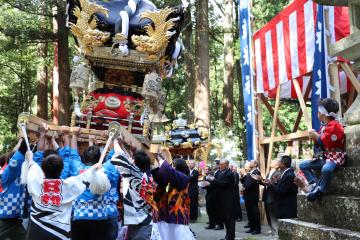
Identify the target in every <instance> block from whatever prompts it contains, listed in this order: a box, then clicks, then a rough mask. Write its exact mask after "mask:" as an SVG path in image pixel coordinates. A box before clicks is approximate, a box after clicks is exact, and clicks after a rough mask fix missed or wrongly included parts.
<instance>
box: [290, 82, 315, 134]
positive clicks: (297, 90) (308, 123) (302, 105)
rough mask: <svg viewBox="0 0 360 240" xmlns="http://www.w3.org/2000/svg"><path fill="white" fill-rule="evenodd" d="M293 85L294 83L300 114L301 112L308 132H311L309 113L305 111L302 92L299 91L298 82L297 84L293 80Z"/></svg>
mask: <svg viewBox="0 0 360 240" xmlns="http://www.w3.org/2000/svg"><path fill="white" fill-rule="evenodd" d="M293 83H294V87H295V91H296V95H297V97H298V100H299V102H300V107H301V109H302V112H303V114H304V117H305V124H306V126H307V128H308V130H311V129H312V126H311V118H310V115H309V113H308V111H307V108H306V104H305V101H304V98H303V95H302V92H301V89H300V85H299V82H298V80H297V79H294V80H293Z"/></svg>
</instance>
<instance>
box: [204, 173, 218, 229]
mask: <svg viewBox="0 0 360 240" xmlns="http://www.w3.org/2000/svg"><path fill="white" fill-rule="evenodd" d="M205 171H206V172H205V174H206V176H205V177H204V181H206V177H207V176H209V175H210V176H213V174H214V172H213V171H212V169H210V167H207V168H206V170H205ZM204 189H206V195H205V200H206V213H207V215H208V217H209V225H208V226H207V227H205V229H214V228H215V227H216V224H217V222H216V208H217V207H216V192H215V186H214V184H209V185H208V186H205V187H204Z"/></svg>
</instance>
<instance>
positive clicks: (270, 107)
mask: <svg viewBox="0 0 360 240" xmlns="http://www.w3.org/2000/svg"><path fill="white" fill-rule="evenodd" d="M260 96H261V100H262V102H263V103H264V105H265V107H266V109H267V110H268V111H269V113H270V115H271V117H272V116H274V109H273V108H272V106H271V104H270V103H269V101H268V100H267V99H266V97H265V96H264V94H262V93H261V94H260ZM276 123H277V125H278V127H279V130H280V132H281V133H282V134H288V131H287V130H286V128H285V126H284V125H283V124H282V122H281V121H280V119H279V118H276Z"/></svg>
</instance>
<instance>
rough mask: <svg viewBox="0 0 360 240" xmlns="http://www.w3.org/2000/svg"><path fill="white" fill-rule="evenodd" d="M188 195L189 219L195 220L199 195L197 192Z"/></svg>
mask: <svg viewBox="0 0 360 240" xmlns="http://www.w3.org/2000/svg"><path fill="white" fill-rule="evenodd" d="M189 197H190V220H194V221H196V220H197V218H198V204H199V196H198V195H197V194H194V195H189Z"/></svg>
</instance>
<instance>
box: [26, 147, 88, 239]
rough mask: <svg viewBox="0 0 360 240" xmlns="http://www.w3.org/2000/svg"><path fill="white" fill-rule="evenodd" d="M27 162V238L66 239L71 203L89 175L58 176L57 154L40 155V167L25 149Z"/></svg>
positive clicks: (81, 189)
mask: <svg viewBox="0 0 360 240" xmlns="http://www.w3.org/2000/svg"><path fill="white" fill-rule="evenodd" d="M27 161H28V166H27V167H26V168H27V170H26V171H25V172H26V174H25V179H26V183H27V187H28V191H29V194H30V195H31V196H32V200H33V203H32V206H31V214H30V223H29V229H28V233H27V239H28V240H49V239H51V240H56V239H70V218H71V212H72V202H73V200H74V199H75V198H76V197H78V196H79V195H80V194H81V193H82V192H83V191H84V190H85V189H86V185H85V182H86V181H87V179H90V178H89V176H85V175H84V174H81V175H78V176H76V177H70V178H67V179H65V180H63V179H60V174H61V172H62V169H63V162H62V159H61V157H60V156H58V155H49V156H47V157H46V158H44V160H43V161H42V163H41V168H40V166H38V165H37V164H36V163H35V162H34V161H33V160H32V153H31V152H27ZM94 169H95V168H93V170H94ZM93 170H90V171H89V172H88V173H87V175H91V174H92V172H93Z"/></svg>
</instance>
